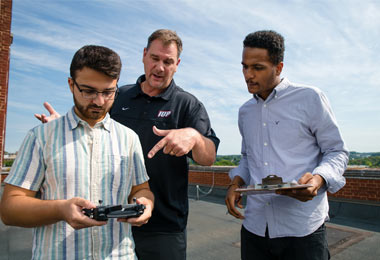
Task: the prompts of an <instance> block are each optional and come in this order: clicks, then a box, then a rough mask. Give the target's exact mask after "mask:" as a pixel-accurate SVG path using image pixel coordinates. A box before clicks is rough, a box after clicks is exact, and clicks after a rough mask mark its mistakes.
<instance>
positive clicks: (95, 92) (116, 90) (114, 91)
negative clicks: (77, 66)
mask: <svg viewBox="0 0 380 260" xmlns="http://www.w3.org/2000/svg"><path fill="white" fill-rule="evenodd" d="M71 79H72V80H73V82H74V85H75V86H77V88H78V90H79V92H80V94H81V95H82V97H83V98H84V99H96V98H97V97H98V94H101V95H102V97H103V99H104V100H114V99H116V97H117V95H118V94H119V86H118V84H116V89H115V90H112V91H111V90H106V91H97V90H95V89H88V90H87V89H86V90H85V89H81V88H80V87H79V84H78V83H77V82H76V81H75V79H73V78H71ZM83 91H87V92H91V93H92V94H91V95H93V94H95V96H94V97H86V96H84V94H83ZM104 92H113V93H114V96H113V98H108V97H105V96H104V95H103V93H104Z"/></svg>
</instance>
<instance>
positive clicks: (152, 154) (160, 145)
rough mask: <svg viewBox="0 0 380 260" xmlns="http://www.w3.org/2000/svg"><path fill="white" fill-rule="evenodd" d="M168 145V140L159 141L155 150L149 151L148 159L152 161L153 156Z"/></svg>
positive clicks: (154, 147)
mask: <svg viewBox="0 0 380 260" xmlns="http://www.w3.org/2000/svg"><path fill="white" fill-rule="evenodd" d="M166 144H167V141H166V139H165V138H164V139H162V140H161V141H159V142H158V143H157V144H156V145H155V146H153V148H152V149H151V150H150V151H149V153H148V158H149V159H151V158H153V156H155V155H156V153H157V152H158V151H159V150H161V149H162V148H164V147H165V145H166Z"/></svg>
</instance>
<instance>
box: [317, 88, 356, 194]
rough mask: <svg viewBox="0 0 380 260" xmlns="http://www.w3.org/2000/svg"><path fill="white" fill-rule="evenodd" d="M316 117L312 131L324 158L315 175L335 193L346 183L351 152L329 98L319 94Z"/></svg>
mask: <svg viewBox="0 0 380 260" xmlns="http://www.w3.org/2000/svg"><path fill="white" fill-rule="evenodd" d="M318 94H319V95H318V96H317V97H316V102H315V103H314V105H315V106H316V107H315V108H314V109H313V111H314V115H313V116H312V117H310V118H311V119H312V120H311V122H310V125H311V126H312V127H311V130H312V131H313V132H314V135H315V136H316V140H317V142H318V145H319V147H320V149H321V154H322V158H321V161H320V163H319V164H318V166H317V167H316V168H315V169H314V170H313V174H314V175H315V174H319V175H321V176H322V177H323V178H324V180H325V181H326V188H327V190H328V191H329V192H331V193H335V192H337V191H338V190H340V189H341V188H342V187H343V186H344V185H345V183H346V180H345V178H344V177H343V174H344V171H345V169H346V167H347V163H348V156H349V152H348V149H347V147H346V146H345V144H344V141H343V138H342V136H341V134H340V131H339V128H338V125H337V122H336V119H335V116H334V114H333V112H332V110H331V107H330V104H329V101H328V99H327V97H326V96H325V95H324V94H323V93H322V92H318Z"/></svg>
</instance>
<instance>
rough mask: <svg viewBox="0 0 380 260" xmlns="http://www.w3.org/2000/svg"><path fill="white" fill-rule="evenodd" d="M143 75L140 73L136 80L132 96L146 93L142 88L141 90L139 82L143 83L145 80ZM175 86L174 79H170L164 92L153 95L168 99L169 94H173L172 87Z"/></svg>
mask: <svg viewBox="0 0 380 260" xmlns="http://www.w3.org/2000/svg"><path fill="white" fill-rule="evenodd" d="M145 79H146V78H145V75H141V76H140V77H139V78H138V79H137V81H136V85H137V88H136V89H135V92H134V93H133V97H137V96H139V95H142V96H144V95H146V94H145V93H144V92H143V91H142V90H141V83H143V82H144V81H145ZM176 87H177V85H176V84H175V82H174V79H172V81H171V82H170V84H169V86H168V87H167V88H166V89H165V91H164V92H162V93H160V94H159V95H157V96H154V98H162V99H164V100H169V99H170V98H171V96H172V95H173V92H174V89H175V88H176Z"/></svg>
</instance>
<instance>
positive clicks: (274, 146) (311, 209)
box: [230, 78, 348, 238]
mask: <svg viewBox="0 0 380 260" xmlns="http://www.w3.org/2000/svg"><path fill="white" fill-rule="evenodd" d="M239 130H240V133H241V135H242V158H241V161H240V164H239V166H238V167H237V168H235V169H233V170H231V171H230V178H231V179H233V178H234V177H235V176H236V175H238V176H240V177H241V178H242V179H243V180H244V181H245V183H246V184H247V185H253V184H258V183H262V179H263V178H265V177H267V176H268V175H271V174H275V175H277V176H280V177H282V179H283V181H284V182H289V181H293V180H298V179H299V178H300V177H301V176H302V175H304V174H305V173H306V172H311V173H312V174H319V175H321V176H322V177H323V178H324V180H325V181H326V187H322V188H321V189H320V190H319V192H318V195H317V196H316V197H314V198H313V200H311V201H308V202H301V201H298V200H296V199H294V198H290V197H288V196H283V195H276V194H263V195H249V196H248V198H247V207H246V209H245V213H244V215H245V220H244V222H243V225H244V227H245V228H246V229H247V230H249V231H250V232H252V233H254V234H257V235H259V236H265V229H266V226H268V231H269V236H270V237H271V238H275V237H286V236H296V237H301V236H306V235H308V234H311V233H312V232H314V231H315V230H316V229H317V228H318V227H319V226H320V225H322V223H323V222H324V221H325V220H326V219H328V209H329V207H328V200H327V194H326V188H327V189H328V190H329V191H330V192H336V191H338V190H339V189H340V188H342V187H343V186H344V184H345V179H344V177H343V173H344V171H345V168H346V165H347V162H348V150H347V149H346V147H345V145H344V142H343V139H342V137H341V134H340V132H339V129H338V126H337V123H336V120H335V117H334V115H333V113H332V110H331V108H330V105H329V102H328V100H327V98H326V96H325V95H324V94H323V93H322V92H321V91H320V90H319V89H317V88H314V87H307V86H301V85H295V84H292V83H290V82H289V81H288V80H287V79H286V78H285V79H283V80H282V81H281V83H280V84H279V85H278V86H276V88H275V89H274V90H273V92H272V93H271V94H270V95H269V96H268V98H267V99H266V100H265V101H264V100H263V99H261V98H260V97H258V96H256V95H254V97H253V98H252V99H250V100H249V101H248V102H246V103H245V104H244V105H243V106H242V107H241V108H240V110H239Z"/></svg>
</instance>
